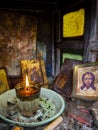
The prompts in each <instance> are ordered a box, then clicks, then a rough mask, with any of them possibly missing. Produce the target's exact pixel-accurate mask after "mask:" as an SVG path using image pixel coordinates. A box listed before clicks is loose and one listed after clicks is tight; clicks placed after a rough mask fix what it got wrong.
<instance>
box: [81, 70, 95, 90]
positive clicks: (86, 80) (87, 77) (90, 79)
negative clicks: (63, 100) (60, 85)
mask: <svg viewBox="0 0 98 130" xmlns="http://www.w3.org/2000/svg"><path fill="white" fill-rule="evenodd" d="M94 81H95V75H94V74H93V73H92V72H86V73H84V74H83V75H82V82H83V85H82V86H81V90H83V89H84V88H87V89H89V88H92V89H93V90H96V87H95V86H94Z"/></svg>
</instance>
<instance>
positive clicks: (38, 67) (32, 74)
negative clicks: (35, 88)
mask: <svg viewBox="0 0 98 130" xmlns="http://www.w3.org/2000/svg"><path fill="white" fill-rule="evenodd" d="M20 64H21V69H22V77H23V80H24V81H25V78H26V75H28V79H29V81H33V82H35V83H39V84H42V86H43V87H45V88H47V87H48V80H47V76H46V70H45V64H44V60H39V59H32V60H21V62H20Z"/></svg>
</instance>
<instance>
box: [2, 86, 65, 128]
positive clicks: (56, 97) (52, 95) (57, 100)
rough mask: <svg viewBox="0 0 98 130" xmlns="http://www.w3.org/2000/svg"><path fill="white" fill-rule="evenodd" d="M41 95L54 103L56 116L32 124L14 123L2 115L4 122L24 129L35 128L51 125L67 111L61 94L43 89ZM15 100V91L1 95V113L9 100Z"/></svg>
mask: <svg viewBox="0 0 98 130" xmlns="http://www.w3.org/2000/svg"><path fill="white" fill-rule="evenodd" d="M40 95H41V96H43V97H46V98H48V99H50V100H52V101H53V102H54V104H55V107H56V111H55V115H53V116H52V117H50V118H48V119H45V120H42V121H37V122H30V123H24V122H18V121H14V120H11V119H8V118H6V117H4V116H3V115H2V114H0V118H1V119H3V120H4V121H6V122H8V123H11V124H14V125H20V126H24V127H35V126H40V125H44V124H46V123H49V122H51V121H52V120H54V119H56V118H57V117H58V116H60V115H61V114H62V112H63V111H64V109H65V100H64V99H63V97H62V96H61V95H60V94H58V93H56V92H54V91H53V90H50V89H46V88H41V93H40ZM15 98H16V93H15V89H12V90H9V91H7V92H5V93H3V94H1V95H0V112H1V111H4V110H6V108H7V101H8V100H10V99H11V100H12V99H15Z"/></svg>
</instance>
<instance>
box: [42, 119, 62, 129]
mask: <svg viewBox="0 0 98 130" xmlns="http://www.w3.org/2000/svg"><path fill="white" fill-rule="evenodd" d="M62 121H63V117H62V116H59V117H58V118H57V119H55V120H54V121H53V122H51V123H50V124H49V125H47V126H46V127H45V128H44V130H54V128H56V127H57V126H58V125H59V124H60V123H61V122H62Z"/></svg>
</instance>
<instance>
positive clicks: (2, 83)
mask: <svg viewBox="0 0 98 130" xmlns="http://www.w3.org/2000/svg"><path fill="white" fill-rule="evenodd" d="M9 89H10V87H9V82H8V78H7V71H6V69H5V68H0V94H1V93H4V92H6V91H8V90H9Z"/></svg>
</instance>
